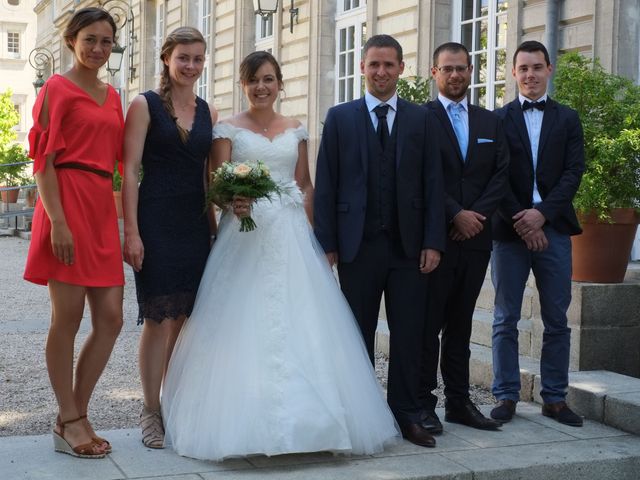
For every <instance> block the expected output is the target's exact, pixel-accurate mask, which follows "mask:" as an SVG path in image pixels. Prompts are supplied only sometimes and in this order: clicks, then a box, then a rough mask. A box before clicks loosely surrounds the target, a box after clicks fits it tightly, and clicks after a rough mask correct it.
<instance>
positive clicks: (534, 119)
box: [518, 92, 547, 205]
mask: <svg viewBox="0 0 640 480" xmlns="http://www.w3.org/2000/svg"><path fill="white" fill-rule="evenodd" d="M518 100H520V107H522V104H523V103H524V101H525V100H527V101H529V102H531V101H533V100H531V99H529V98H527V97H525V96H524V95H522V94H518ZM542 100H544V101H546V100H547V94H546V92H545V94H544V95H543V96H541V97H540V98H539V99H538V100H536V102H541V101H542ZM534 103H535V102H534ZM522 113H523V114H524V123H526V125H527V133H528V134H529V143H531V158H532V160H533V198H532V199H531V200H532V201H533V204H534V205H537V204H538V203H540V202H542V197H541V196H540V192H539V191H538V181H537V180H536V168H537V167H538V145H540V130H541V129H542V119H543V117H544V111H542V110H538V109H537V108H530V109H529V110H527V111H526V112H522Z"/></svg>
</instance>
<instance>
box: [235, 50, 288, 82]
mask: <svg viewBox="0 0 640 480" xmlns="http://www.w3.org/2000/svg"><path fill="white" fill-rule="evenodd" d="M266 62H269V63H270V64H271V65H273V69H274V70H275V71H276V78H277V79H278V85H280V88H282V86H283V83H282V70H280V65H279V64H278V61H277V60H276V59H275V57H274V56H273V55H271V54H270V53H269V52H265V51H259V52H253V53H250V54H249V55H247V56H246V57H244V60H242V63H241V64H240V83H241V84H242V85H246V84H248V83H249V81H250V80H251V79H252V78H253V77H255V75H256V72H257V71H258V69H259V68H260V67H261V66H262V65H263V64H264V63H266Z"/></svg>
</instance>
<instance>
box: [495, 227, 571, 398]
mask: <svg viewBox="0 0 640 480" xmlns="http://www.w3.org/2000/svg"><path fill="white" fill-rule="evenodd" d="M544 233H545V235H546V236H547V240H548V241H549V246H548V248H547V249H546V250H544V251H542V252H532V251H530V250H528V249H527V247H526V245H525V244H524V242H522V241H520V240H518V241H513V242H504V241H494V242H493V253H492V255H491V279H492V281H493V286H494V288H495V291H496V297H495V308H494V316H493V378H494V380H493V387H492V392H493V395H494V396H495V397H496V399H498V400H513V401H518V399H519V396H520V368H519V365H518V321H519V320H520V314H521V310H522V297H523V294H524V289H525V284H526V282H527V278H528V276H529V271H530V270H533V275H534V276H535V279H536V286H537V288H538V293H539V295H540V307H541V314H542V323H543V324H544V333H543V337H542V355H541V357H540V374H541V377H542V391H541V396H542V399H543V400H544V402H545V403H555V402H559V401H562V400H564V399H565V396H566V392H567V386H568V383H569V379H568V377H569V347H570V341H571V329H569V328H568V327H567V309H568V308H569V304H570V303H571V240H570V238H569V236H568V235H563V234H560V233H558V232H557V231H555V230H554V229H553V228H551V227H545V228H544Z"/></svg>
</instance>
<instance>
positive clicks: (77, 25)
mask: <svg viewBox="0 0 640 480" xmlns="http://www.w3.org/2000/svg"><path fill="white" fill-rule="evenodd" d="M96 22H107V23H108V24H109V25H110V26H111V28H112V29H113V42H114V43H115V41H116V30H118V27H116V22H115V21H114V20H113V17H112V16H111V15H110V14H109V12H107V11H106V10H103V9H102V8H98V7H87V8H81V9H80V10H78V11H77V12H76V13H74V14H73V17H71V20H69V23H68V24H67V27H66V28H65V29H64V32H63V33H62V38H64V43H65V45H66V46H67V48H68V49H69V50H71V51H72V52H73V44H72V42H73V40H75V39H76V38H77V36H78V32H79V31H80V30H82V29H83V28H85V27H88V26H89V25H91V24H94V23H96Z"/></svg>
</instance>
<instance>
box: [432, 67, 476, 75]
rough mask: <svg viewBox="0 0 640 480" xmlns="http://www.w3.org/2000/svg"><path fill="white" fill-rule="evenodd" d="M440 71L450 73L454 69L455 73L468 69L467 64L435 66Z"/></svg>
mask: <svg viewBox="0 0 640 480" xmlns="http://www.w3.org/2000/svg"><path fill="white" fill-rule="evenodd" d="M435 68H436V70H438V71H439V72H440V73H444V74H445V75H451V74H452V73H453V72H454V71H455V72H456V73H464V72H466V71H467V70H468V69H469V65H443V66H441V67H435Z"/></svg>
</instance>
